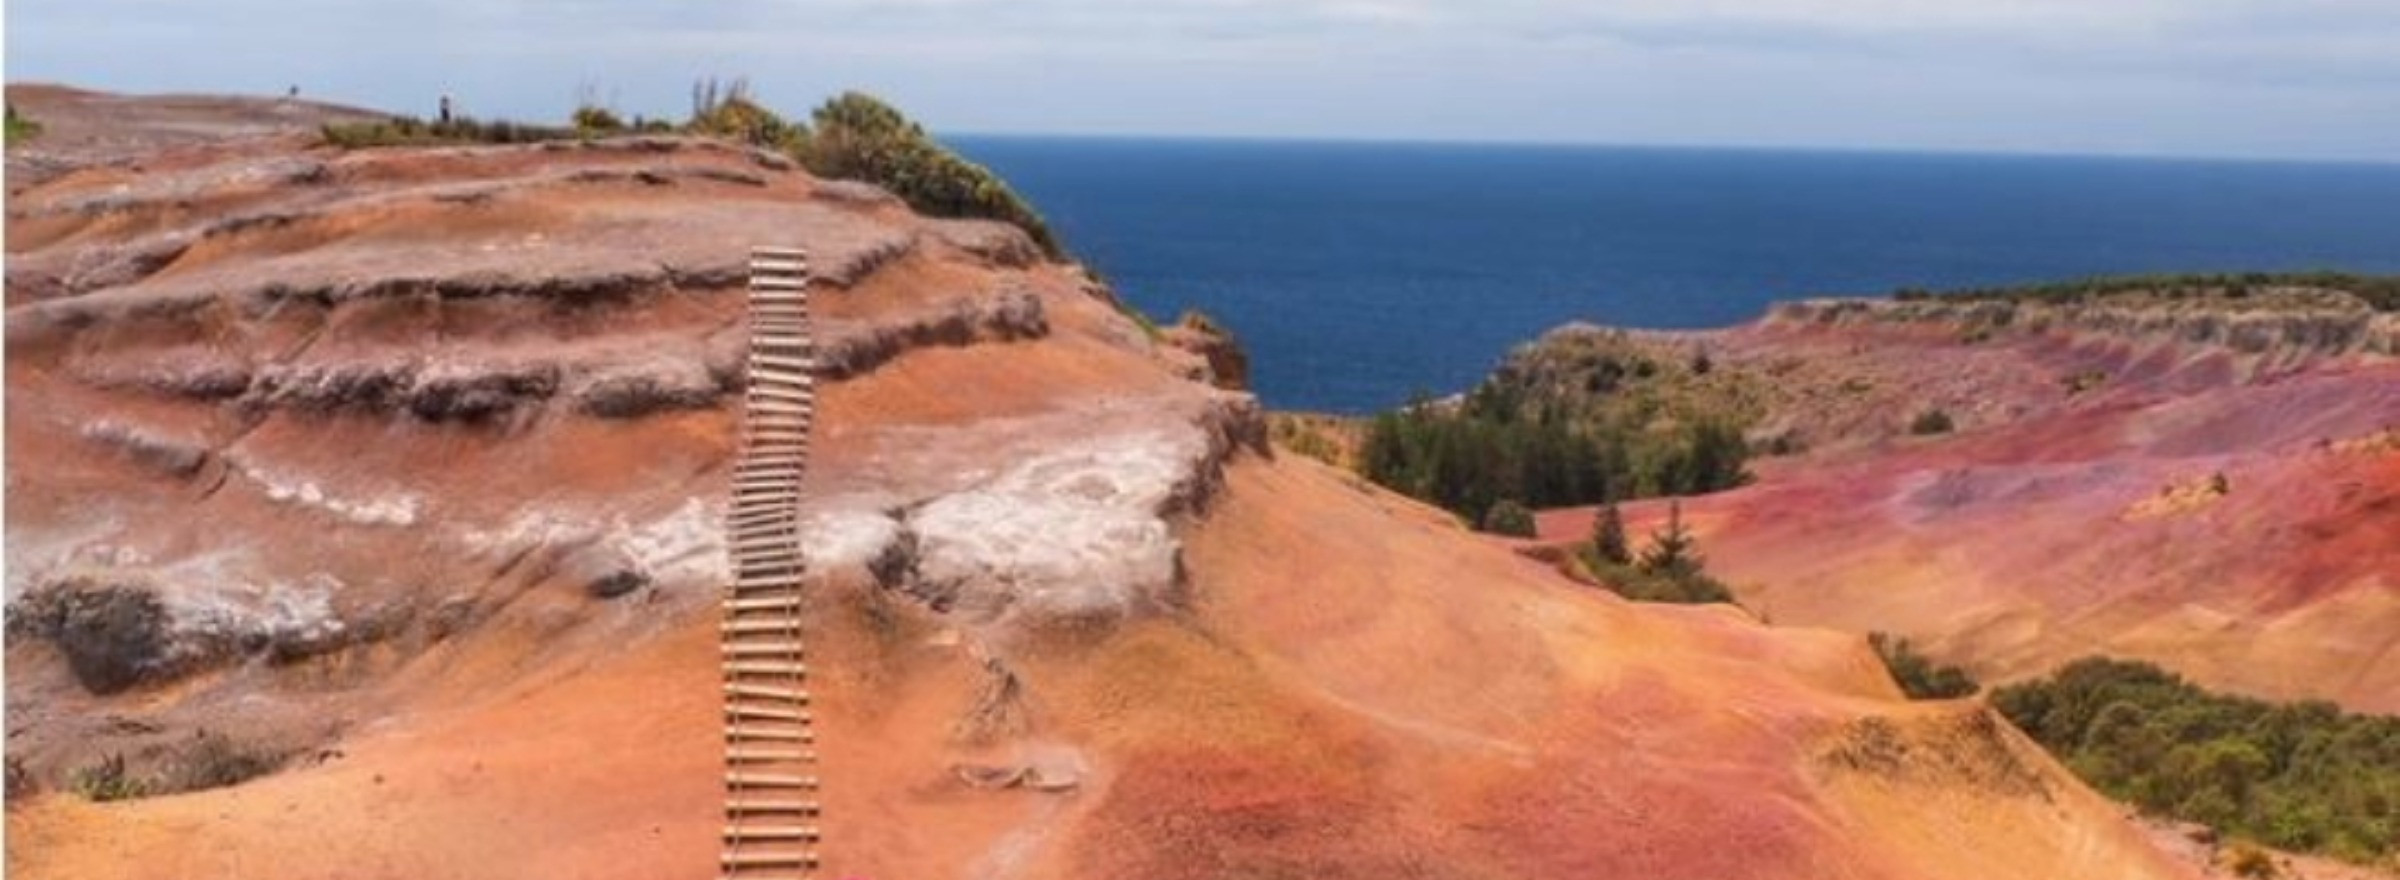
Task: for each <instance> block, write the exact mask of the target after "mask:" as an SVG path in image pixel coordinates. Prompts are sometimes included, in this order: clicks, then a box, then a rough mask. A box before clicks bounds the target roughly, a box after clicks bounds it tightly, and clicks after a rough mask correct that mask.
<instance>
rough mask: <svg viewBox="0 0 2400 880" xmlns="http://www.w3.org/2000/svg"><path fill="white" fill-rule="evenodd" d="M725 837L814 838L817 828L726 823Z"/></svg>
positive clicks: (766, 838)
mask: <svg viewBox="0 0 2400 880" xmlns="http://www.w3.org/2000/svg"><path fill="white" fill-rule="evenodd" d="M725 837H726V838H727V839H732V840H815V839H817V829H816V827H815V826H811V825H727V826H725Z"/></svg>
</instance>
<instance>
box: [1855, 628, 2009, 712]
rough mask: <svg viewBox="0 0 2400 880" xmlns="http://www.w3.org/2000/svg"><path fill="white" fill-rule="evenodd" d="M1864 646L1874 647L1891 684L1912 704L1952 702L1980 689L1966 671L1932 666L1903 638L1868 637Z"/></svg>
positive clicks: (1934, 664) (1880, 634) (1879, 635)
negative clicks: (1916, 702) (1889, 673)
mask: <svg viewBox="0 0 2400 880" xmlns="http://www.w3.org/2000/svg"><path fill="white" fill-rule="evenodd" d="M1867 644H1869V645H1872V646H1874V648H1875V656H1877V657H1880V658H1882V659H1883V668H1884V669H1885V670H1887V671H1889V672H1891V674H1892V681H1893V682H1895V683H1897V684H1899V685H1900V692H1901V693H1904V694H1907V695H1908V698H1909V699H1911V700H1955V699H1958V698H1960V697H1968V696H1973V695H1974V694H1975V692H1976V691H1979V690H1982V689H1983V686H1982V685H1979V684H1976V683H1975V679H1974V677H1972V676H1969V675H1968V674H1967V671H1966V670H1964V669H1960V668H1958V667H1956V666H1950V665H1945V664H1937V663H1935V662H1933V661H1932V660H1931V659H1928V658H1927V657H1926V656H1925V655H1923V654H1919V653H1917V649H1916V646H1915V645H1911V644H1909V642H1908V640H1907V639H1905V638H1899V637H1896V636H1893V635H1891V634H1889V633H1880V632H1879V633H1868V634H1867Z"/></svg>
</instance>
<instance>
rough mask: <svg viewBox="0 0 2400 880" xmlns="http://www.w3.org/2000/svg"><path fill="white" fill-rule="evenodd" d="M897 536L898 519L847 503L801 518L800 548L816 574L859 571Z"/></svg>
mask: <svg viewBox="0 0 2400 880" xmlns="http://www.w3.org/2000/svg"><path fill="white" fill-rule="evenodd" d="M899 538H900V523H899V521H897V520H894V519H892V518H891V517H890V516H888V515H886V514H884V513H881V512H879V511H877V510H875V509H873V508H872V507H865V508H861V507H857V506H848V507H843V508H838V509H833V510H824V511H819V512H817V513H814V514H811V515H810V516H809V517H808V518H806V519H804V520H802V521H801V525H800V545H801V552H803V553H806V554H807V556H808V564H809V568H810V569H811V570H813V571H815V572H817V573H818V574H835V573H842V574H861V573H863V572H865V571H866V570H867V566H868V565H869V564H870V563H873V562H874V561H875V559H876V557H879V556H881V555H883V552H884V550H886V549H887V548H889V547H891V546H892V542H893V541H896V540H899Z"/></svg>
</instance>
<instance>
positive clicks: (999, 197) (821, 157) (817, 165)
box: [800, 92, 1061, 257]
mask: <svg viewBox="0 0 2400 880" xmlns="http://www.w3.org/2000/svg"><path fill="white" fill-rule="evenodd" d="M810 121H811V122H812V123H814V128H813V129H812V130H811V131H810V132H809V137H808V140H807V146H806V148H805V149H804V150H803V151H802V152H801V153H800V159H801V163H802V164H804V165H807V166H808V169H809V171H810V172H812V173H815V174H818V175H820V176H824V177H838V178H847V179H851V180H863V181H866V182H868V183H872V184H875V185H877V186H880V187H883V188H884V189H887V190H890V191H891V192H892V194H893V195H897V196H899V197H900V198H901V199H902V200H904V201H906V202H908V204H909V206H910V207H913V208H916V209H917V210H919V211H922V212H925V213H927V214H931V215H934V216H937V217H980V218H984V219H988V220H999V221H1003V222H1006V223H1011V224H1014V225H1015V226H1017V228H1020V229H1023V230H1025V233H1026V234H1027V235H1029V236H1032V237H1033V240H1034V243H1035V244H1037V245H1039V246H1040V247H1041V248H1042V251H1043V252H1044V253H1047V254H1049V255H1051V256H1053V257H1057V256H1060V254H1061V249H1060V247H1059V244H1058V240H1057V238H1056V237H1055V236H1054V235H1052V233H1051V232H1050V226H1049V224H1047V223H1045V222H1043V220H1042V218H1041V215H1039V214H1036V213H1034V210H1033V207H1032V206H1031V205H1028V204H1026V202H1025V200H1024V199H1022V198H1019V197H1018V196H1017V194H1016V191H1015V190H1012V189H1009V187H1008V184H1006V183H1003V182H1002V181H1001V180H1000V178H999V176H998V175H995V174H993V173H992V172H991V170H990V169H987V168H985V167H983V166H981V165H977V164H975V163H973V162H969V161H967V160H966V159H965V158H963V157H961V156H959V155H958V154H957V153H954V152H952V151H951V150H950V149H949V148H947V147H944V146H942V145H941V144H940V143H939V142H937V141H935V140H934V139H933V136H932V135H929V134H927V133H926V132H925V129H924V127H923V126H920V125H918V124H917V123H915V122H913V121H910V120H909V118H908V117H906V116H903V115H901V113H900V111H899V110H897V109H894V108H893V107H892V106H891V105H890V104H886V103H884V102H883V101H882V100H880V99H877V98H875V97H874V96H872V95H868V94H865V93H863V92H844V93H842V94H840V95H837V96H835V97H834V98H833V99H832V100H829V101H826V102H825V103H824V105H823V106H820V107H818V108H817V109H816V112H814V113H812V114H810Z"/></svg>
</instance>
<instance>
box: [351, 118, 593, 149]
mask: <svg viewBox="0 0 2400 880" xmlns="http://www.w3.org/2000/svg"><path fill="white" fill-rule="evenodd" d="M318 136H319V137H321V138H322V139H323V140H324V142H325V143H326V144H327V145H329V146H334V147H340V148H342V149H345V150H363V149H372V148H376V147H434V146H445V145H456V144H533V143H542V142H545V141H564V140H577V139H579V138H580V137H582V134H581V133H580V132H578V131H576V130H575V129H572V128H556V127H552V126H542V125H527V124H525V123H521V122H510V121H508V120H504V119H503V120H493V121H490V122H486V121H483V120H478V119H469V118H466V117H459V118H455V119H452V120H450V121H448V122H442V121H433V122H427V121H425V120H423V119H418V118H416V117H413V116H394V117H389V118H385V119H378V120H375V121H372V122H337V123H328V124H326V125H324V126H323V127H321V128H319V129H318Z"/></svg>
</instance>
